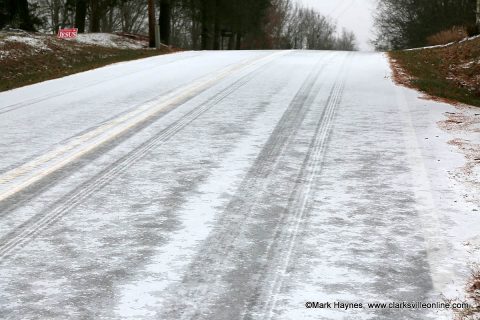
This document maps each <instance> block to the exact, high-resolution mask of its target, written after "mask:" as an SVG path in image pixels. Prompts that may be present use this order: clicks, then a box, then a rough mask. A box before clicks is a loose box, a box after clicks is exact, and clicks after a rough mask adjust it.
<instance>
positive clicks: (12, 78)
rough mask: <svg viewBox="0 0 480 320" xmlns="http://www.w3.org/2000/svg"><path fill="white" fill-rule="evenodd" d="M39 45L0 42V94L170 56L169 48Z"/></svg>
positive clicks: (65, 42)
mask: <svg viewBox="0 0 480 320" xmlns="http://www.w3.org/2000/svg"><path fill="white" fill-rule="evenodd" d="M3 38H5V36H3ZM1 40H2V37H1V36H0V41H1ZM42 41H43V43H42V44H41V45H40V46H36V47H35V46H31V45H30V44H28V43H24V42H8V41H4V42H0V91H5V90H10V89H14V88H19V87H22V86H25V85H30V84H34V83H37V82H41V81H45V80H51V79H56V78H60V77H64V76H67V75H71V74H74V73H78V72H82V71H87V70H91V69H94V68H99V67H102V66H106V65H108V64H112V63H116V62H122V61H129V60H135V59H140V58H147V57H151V56H156V55H160V54H166V53H171V52H173V51H172V50H171V49H168V48H163V49H159V50H154V49H124V48H122V49H120V48H110V47H103V46H97V45H87V44H82V43H76V42H72V41H68V40H60V39H56V38H55V37H54V36H51V37H46V38H42Z"/></svg>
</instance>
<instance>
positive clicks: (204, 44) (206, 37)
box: [200, 0, 210, 50]
mask: <svg viewBox="0 0 480 320" xmlns="http://www.w3.org/2000/svg"><path fill="white" fill-rule="evenodd" d="M207 1H208V0H202V4H201V13H200V14H201V15H202V16H201V20H202V35H201V36H202V44H201V45H202V50H207V49H208V44H209V42H210V35H209V28H208V24H209V19H208V5H207Z"/></svg>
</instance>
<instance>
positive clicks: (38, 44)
mask: <svg viewBox="0 0 480 320" xmlns="http://www.w3.org/2000/svg"><path fill="white" fill-rule="evenodd" d="M4 42H18V43H23V44H26V45H28V46H30V47H32V48H34V49H35V51H41V50H50V48H48V46H47V45H46V44H45V38H43V39H42V38H36V37H34V36H16V35H15V36H8V37H6V38H5V39H4Z"/></svg>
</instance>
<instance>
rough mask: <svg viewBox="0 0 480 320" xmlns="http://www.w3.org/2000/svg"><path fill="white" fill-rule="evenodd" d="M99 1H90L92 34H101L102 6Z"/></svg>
mask: <svg viewBox="0 0 480 320" xmlns="http://www.w3.org/2000/svg"><path fill="white" fill-rule="evenodd" d="M98 2H99V1H98V0H91V1H90V10H91V12H90V32H100V18H101V14H100V4H99V3H98Z"/></svg>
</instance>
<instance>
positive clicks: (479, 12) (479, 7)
mask: <svg viewBox="0 0 480 320" xmlns="http://www.w3.org/2000/svg"><path fill="white" fill-rule="evenodd" d="M477 31H478V32H480V0H477Z"/></svg>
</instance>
